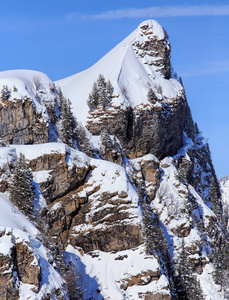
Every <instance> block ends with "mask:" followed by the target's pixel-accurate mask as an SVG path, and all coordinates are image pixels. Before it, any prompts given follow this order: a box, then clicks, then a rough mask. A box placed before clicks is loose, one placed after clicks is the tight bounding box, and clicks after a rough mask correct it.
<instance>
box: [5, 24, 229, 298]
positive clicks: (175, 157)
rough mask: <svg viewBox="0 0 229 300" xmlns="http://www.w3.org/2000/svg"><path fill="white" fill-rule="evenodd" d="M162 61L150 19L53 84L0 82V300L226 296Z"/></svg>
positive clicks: (213, 222)
mask: <svg viewBox="0 0 229 300" xmlns="http://www.w3.org/2000/svg"><path fill="white" fill-rule="evenodd" d="M170 50H171V47H170V44H169V41H168V35H167V33H166V32H165V30H164V29H163V28H162V27H161V26H160V25H159V24H158V23H157V22H156V21H153V20H147V21H145V22H143V23H141V24H140V25H139V27H138V28H137V29H136V30H135V31H133V32H132V33H131V34H130V35H129V36H128V37H127V38H126V39H124V40H123V41H122V42H121V43H120V44H118V45H117V46H116V47H115V48H114V49H112V50H111V51H110V52H109V53H108V54H107V55H105V56H104V57H103V58H102V59H101V60H100V61H98V62H97V63H96V64H95V65H93V66H92V67H91V68H89V69H87V70H85V71H83V72H81V73H78V74H75V75H73V76H70V77H68V78H65V79H62V80H59V81H57V82H55V83H53V82H52V81H51V80H50V79H49V78H48V76H47V75H45V74H43V73H40V72H36V71H28V70H16V71H6V72H1V73H0V89H1V94H0V128H1V131H0V201H1V205H2V208H3V209H2V211H1V212H0V261H1V268H0V298H1V299H84V300H89V299H94V300H102V299H105V300H108V299H109V300H119V299H120V300H123V299H126V300H137V299H147V300H151V299H152V300H160V299H166V300H170V299H191V300H192V299H206V300H213V299H219V300H220V299H227V298H228V293H229V290H228V286H229V284H228V283H229V279H228V274H229V265H228V261H229V259H228V257H229V256H228V255H229V254H228V253H229V252H228V233H227V226H225V224H227V222H228V219H226V218H227V216H226V215H223V210H222V203H221V195H220V187H219V184H218V181H217V178H216V174H215V170H214V165H213V162H212V159H211V153H210V149H209V145H208V144H207V143H206V142H205V140H204V138H203V137H202V135H201V132H200V130H199V129H198V125H197V124H196V123H195V122H194V121H193V118H192V114H191V111H190V108H189V105H188V102H187V99H186V96H185V90H184V87H183V84H182V80H181V79H180V78H179V79H178V78H177V76H175V75H174V74H172V73H171V70H172V68H171V63H170ZM225 221H226V222H225Z"/></svg>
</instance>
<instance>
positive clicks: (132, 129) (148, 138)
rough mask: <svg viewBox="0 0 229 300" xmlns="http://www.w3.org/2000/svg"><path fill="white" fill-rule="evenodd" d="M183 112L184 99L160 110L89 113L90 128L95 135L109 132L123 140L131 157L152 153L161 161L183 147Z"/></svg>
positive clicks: (114, 110)
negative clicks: (103, 131)
mask: <svg viewBox="0 0 229 300" xmlns="http://www.w3.org/2000/svg"><path fill="white" fill-rule="evenodd" d="M184 111H185V105H184V101H183V99H182V98H181V99H179V100H174V101H173V103H170V104H169V105H165V106H163V105H162V106H161V107H159V108H158V107H154V106H152V105H145V106H143V107H135V108H134V109H133V108H127V109H120V107H114V108H113V109H112V110H109V109H108V110H103V109H96V110H95V111H93V112H90V116H89V117H88V121H87V129H88V130H89V131H90V132H91V133H92V134H93V135H99V134H100V133H101V132H102V130H103V129H107V130H108V132H109V133H110V134H111V135H115V136H116V137H117V138H118V139H119V140H120V142H121V144H122V146H123V147H124V149H125V150H126V154H127V155H128V156H129V157H130V158H135V157H141V156H144V155H146V154H148V153H152V154H154V155H156V156H157V157H158V158H160V159H161V158H163V157H165V156H167V155H174V154H176V152H177V150H178V149H179V148H181V146H182V144H183V127H184Z"/></svg>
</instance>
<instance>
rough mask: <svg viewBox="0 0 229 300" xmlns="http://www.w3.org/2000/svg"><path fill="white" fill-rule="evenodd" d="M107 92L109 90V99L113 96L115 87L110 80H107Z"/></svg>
mask: <svg viewBox="0 0 229 300" xmlns="http://www.w3.org/2000/svg"><path fill="white" fill-rule="evenodd" d="M106 92H107V97H108V98H109V100H111V98H112V96H113V92H114V88H113V86H112V84H111V82H110V80H108V81H107V84H106Z"/></svg>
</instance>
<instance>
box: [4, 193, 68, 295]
mask: <svg viewBox="0 0 229 300" xmlns="http://www.w3.org/2000/svg"><path fill="white" fill-rule="evenodd" d="M0 203H1V204H0V205H1V209H0V232H2V231H3V232H5V234H4V235H3V236H2V237H1V238H0V253H2V254H3V255H10V253H11V250H10V249H11V247H12V246H13V244H12V242H11V235H13V236H14V239H15V242H16V243H20V242H22V243H25V244H26V245H28V247H29V249H30V250H31V251H32V253H33V256H34V261H33V262H32V263H33V264H34V263H35V264H38V261H39V265H40V266H41V269H42V281H41V283H40V291H39V293H38V294H35V293H34V292H33V288H34V286H32V285H29V284H23V283H20V287H19V290H20V291H19V294H20V299H21V300H25V299H34V300H35V299H42V296H43V295H44V293H46V292H50V293H51V292H52V290H53V289H54V288H61V284H62V282H63V281H62V278H61V276H60V275H59V273H58V272H57V271H56V270H55V269H54V267H53V266H52V265H50V264H49V263H48V260H49V258H50V257H49V254H48V251H47V249H46V248H45V247H44V246H43V245H42V244H41V242H40V241H39V240H38V239H37V238H36V237H37V235H39V232H38V230H37V229H36V227H35V226H34V225H33V224H31V222H30V221H29V220H28V219H27V218H26V217H25V216H24V215H23V214H22V213H21V212H20V211H18V210H17V209H16V208H15V207H14V206H13V205H12V204H11V203H10V202H9V200H8V197H7V196H6V195H5V194H2V193H0ZM7 233H8V234H9V235H7Z"/></svg>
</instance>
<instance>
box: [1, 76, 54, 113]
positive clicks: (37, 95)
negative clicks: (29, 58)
mask: <svg viewBox="0 0 229 300" xmlns="http://www.w3.org/2000/svg"><path fill="white" fill-rule="evenodd" d="M36 83H37V84H39V88H37V86H36ZM4 85H5V86H8V88H9V90H10V92H11V96H10V100H11V101H13V100H14V99H21V100H23V99H25V98H26V97H28V98H30V99H31V100H32V101H33V104H34V105H35V107H36V111H37V112H38V113H39V112H40V113H42V115H43V118H46V119H47V118H48V116H47V112H46V107H45V105H44V103H43V101H42V100H44V99H45V101H46V102H50V103H52V102H54V99H55V95H54V94H53V93H51V90H50V88H51V87H53V82H52V81H51V79H49V78H48V76H47V75H46V74H44V73H42V72H38V71H32V70H12V71H3V72H0V88H1V87H3V86H4ZM38 90H39V91H38Z"/></svg>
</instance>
